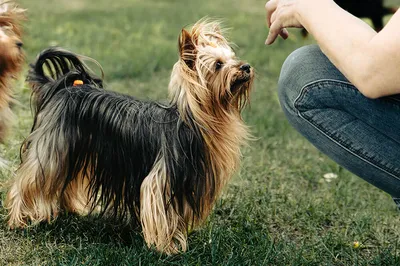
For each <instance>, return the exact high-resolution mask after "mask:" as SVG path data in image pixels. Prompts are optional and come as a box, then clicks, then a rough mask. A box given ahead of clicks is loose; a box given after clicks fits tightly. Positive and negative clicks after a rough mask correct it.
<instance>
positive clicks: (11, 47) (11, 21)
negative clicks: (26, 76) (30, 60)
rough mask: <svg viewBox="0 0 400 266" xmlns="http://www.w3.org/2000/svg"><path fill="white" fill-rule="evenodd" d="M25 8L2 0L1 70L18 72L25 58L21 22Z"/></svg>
mask: <svg viewBox="0 0 400 266" xmlns="http://www.w3.org/2000/svg"><path fill="white" fill-rule="evenodd" d="M24 13H25V10H24V9H21V8H18V6H17V5H15V4H14V3H12V2H10V1H1V2H0V71H1V72H5V71H6V72H12V73H16V72H18V71H19V70H20V68H21V65H22V63H23V60H24V53H23V50H22V45H23V43H22V28H21V22H22V21H23V20H24V19H25V15H24Z"/></svg>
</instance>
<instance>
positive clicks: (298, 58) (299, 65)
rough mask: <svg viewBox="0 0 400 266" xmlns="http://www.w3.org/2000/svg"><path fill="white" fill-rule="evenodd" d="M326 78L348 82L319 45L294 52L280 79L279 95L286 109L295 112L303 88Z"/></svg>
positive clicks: (286, 63)
mask: <svg viewBox="0 0 400 266" xmlns="http://www.w3.org/2000/svg"><path fill="white" fill-rule="evenodd" d="M324 80H337V81H343V82H348V80H347V79H346V78H345V77H344V76H343V74H342V73H341V72H340V71H339V70H338V69H337V68H336V67H335V66H334V65H333V64H332V63H331V62H330V61H329V59H328V58H327V57H326V56H325V55H324V54H323V53H322V51H321V50H320V48H319V46H317V45H308V46H303V47H301V48H299V49H297V50H295V51H294V52H292V53H291V54H290V55H289V56H288V57H287V59H286V60H285V62H284V63H283V66H282V69H281V73H280V76H279V81H278V96H279V100H280V102H281V105H282V108H283V109H284V111H285V112H286V113H287V114H288V112H289V114H295V113H293V112H295V107H294V102H295V100H296V98H297V97H298V95H299V94H300V93H301V90H302V89H303V88H304V87H305V86H307V85H309V84H312V83H315V82H319V81H324Z"/></svg>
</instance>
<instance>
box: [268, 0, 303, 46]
mask: <svg viewBox="0 0 400 266" xmlns="http://www.w3.org/2000/svg"><path fill="white" fill-rule="evenodd" d="M301 1H302V0H270V1H268V2H267V4H266V5H265V10H266V11H267V25H268V27H269V34H268V37H267V40H266V41H265V44H272V43H273V42H274V41H275V40H276V38H277V37H278V36H279V35H280V36H281V37H282V38H283V39H287V38H288V37H289V32H288V31H287V30H286V28H287V27H294V28H302V25H301V23H300V22H299V20H298V13H297V7H298V4H299V3H300V2H301Z"/></svg>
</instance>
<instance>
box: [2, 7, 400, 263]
mask: <svg viewBox="0 0 400 266" xmlns="http://www.w3.org/2000/svg"><path fill="white" fill-rule="evenodd" d="M19 2H20V4H21V5H22V6H23V7H26V8H27V9H28V10H29V21H28V22H27V23H25V26H26V37H25V40H24V41H25V47H26V53H27V61H28V62H32V60H33V59H34V58H35V56H36V54H37V53H39V52H40V51H41V50H42V49H44V48H46V47H48V46H50V45H60V46H63V47H65V48H67V49H71V50H73V51H75V52H78V53H81V54H85V55H88V56H90V57H93V58H96V59H97V60H98V61H99V62H100V63H101V64H102V66H103V67H104V70H105V73H106V82H107V84H108V86H109V87H110V88H112V89H113V90H116V91H120V92H124V93H129V94H132V95H135V96H136V97H139V98H148V99H162V98H165V97H166V96H167V85H168V80H169V74H170V71H171V68H172V65H173V64H174V62H175V61H176V60H177V37H178V34H179V32H180V29H181V28H182V26H185V25H188V24H191V23H194V22H195V21H196V20H198V19H200V18H202V17H204V16H209V17H216V18H220V19H223V20H224V22H225V24H226V25H227V26H228V27H230V28H231V31H230V38H231V40H232V41H233V42H234V43H236V44H237V45H238V49H237V54H238V55H239V56H240V57H241V58H242V59H245V60H247V61H249V62H250V63H251V64H252V65H253V66H254V67H255V68H256V70H257V77H258V78H257V81H256V84H255V90H254V92H253V93H252V103H251V108H248V109H247V110H246V111H245V113H244V118H245V121H246V123H247V124H248V125H249V126H250V127H251V128H252V131H253V134H254V136H256V138H257V140H255V141H253V142H252V143H251V144H250V147H248V148H246V149H244V152H243V154H244V158H243V163H242V167H241V169H240V171H239V173H238V174H237V175H236V176H235V177H234V178H233V180H232V182H230V184H229V186H228V187H227V188H226V190H225V191H224V193H223V195H222V197H221V198H220V200H218V202H217V205H216V207H215V210H214V212H213V213H212V215H211V216H210V217H209V219H208V220H207V223H206V224H205V225H204V226H203V227H202V228H200V229H199V230H197V231H195V232H193V233H192V234H191V235H190V237H189V251H188V252H187V253H185V254H179V255H175V256H164V255H160V254H157V253H155V252H154V251H151V250H149V249H147V247H146V246H145V244H144V242H143V239H142V237H141V235H140V232H132V231H126V230H122V229H120V228H118V227H116V226H113V224H112V223H109V222H105V221H102V220H99V219H96V218H95V217H76V216H72V215H63V216H61V217H59V218H58V219H57V220H56V221H55V222H54V223H52V224H50V225H47V224H43V225H40V226H38V227H33V228H28V229H26V230H16V231H10V230H8V229H7V227H6V211H5V210H4V209H0V265H8V264H9V265H399V264H400V229H399V227H400V215H399V212H398V211H397V210H396V208H395V205H394V203H393V202H392V200H391V198H390V197H389V196H388V195H387V194H385V193H383V192H381V191H379V190H378V189H376V188H374V187H373V186H371V185H369V184H367V183H366V182H364V181H363V180H361V179H360V178H358V177H356V176H354V175H352V174H350V173H349V172H347V171H346V170H344V169H342V168H341V167H339V166H338V165H336V164H335V163H334V162H332V161H331V160H330V159H328V158H327V157H325V156H324V155H322V154H321V153H320V152H318V151H317V150H316V149H315V148H313V147H312V146H311V145H310V144H309V143H308V142H307V141H306V140H305V139H303V138H302V137H301V136H300V135H299V134H298V133H297V132H295V131H294V130H293V129H292V128H291V127H290V125H289V124H288V122H287V121H286V119H285V117H284V115H283V113H282V111H281V109H280V106H279V103H278V100H277V95H276V86H277V85H276V84H277V78H278V76H279V71H280V67H281V65H282V63H283V61H284V59H285V58H286V57H287V55H288V54H289V53H290V52H291V51H293V50H294V49H296V48H297V47H300V46H302V45H305V44H309V43H312V42H313V40H312V38H309V39H306V40H304V39H302V37H301V35H300V33H299V31H298V30H291V33H292V35H291V38H290V39H289V40H287V41H282V40H279V41H278V42H277V43H276V44H275V45H274V46H272V47H265V46H264V39H265V38H266V36H267V29H266V27H265V26H264V25H265V23H264V20H265V14H264V4H265V1H261V0H246V1H243V0H240V1H239V0H219V1H213V0H202V1H194V0H193V1H191V0H189V1H188V0H186V1H184V0H147V1H144V0H118V1H109V0H35V1H32V0H20V1H19ZM24 75H25V73H24ZM23 80H24V77H23V76H21V78H20V79H19V81H18V82H17V84H16V98H17V99H18V100H19V102H20V104H19V105H16V106H15V108H14V110H15V113H16V115H17V117H18V119H17V122H16V124H15V127H14V129H13V134H11V136H10V138H9V140H8V142H7V143H6V144H5V145H1V146H0V153H1V154H2V155H3V156H4V157H6V158H7V159H8V160H10V161H11V168H10V169H9V170H4V171H3V172H2V173H1V174H0V192H1V198H3V199H4V197H5V193H6V183H7V181H9V180H10V179H12V177H13V174H12V173H13V171H14V170H15V169H16V168H17V166H18V163H19V146H20V144H21V141H22V140H23V139H24V137H26V136H27V135H28V133H29V129H30V126H31V123H32V114H31V111H30V107H29V95H30V93H29V89H28V88H27V87H26V85H25V84H24V82H23ZM325 173H335V174H337V175H338V178H337V179H335V180H334V181H333V182H331V183H327V182H325V181H324V178H323V175H324V174H325ZM353 241H359V242H360V243H361V244H362V245H361V247H360V248H358V249H355V248H353V247H352V244H353Z"/></svg>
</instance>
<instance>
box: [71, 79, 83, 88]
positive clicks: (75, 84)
mask: <svg viewBox="0 0 400 266" xmlns="http://www.w3.org/2000/svg"><path fill="white" fill-rule="evenodd" d="M80 85H83V81H82V80H80V79H77V80H75V81H74V85H73V86H74V87H76V86H80Z"/></svg>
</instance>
